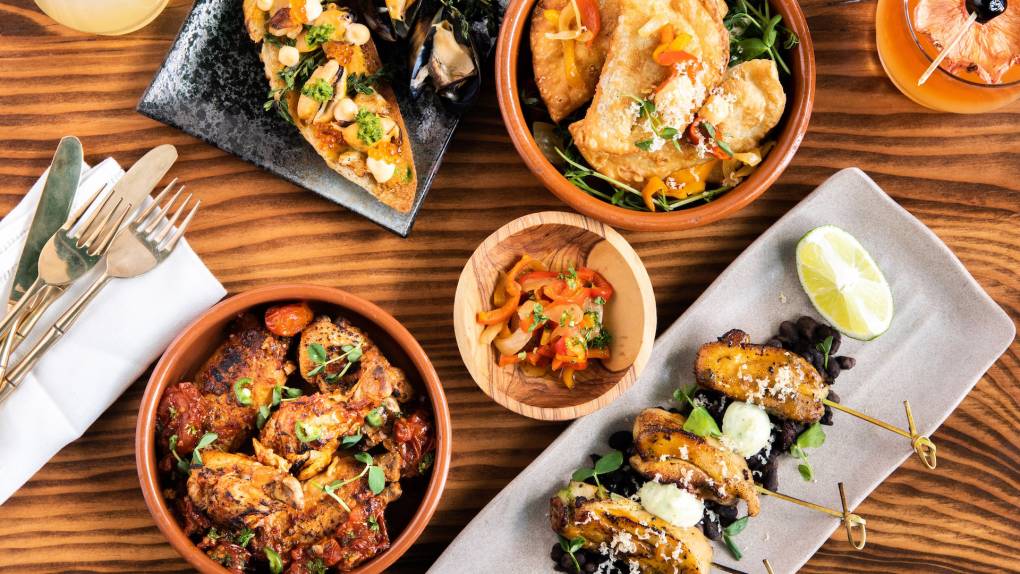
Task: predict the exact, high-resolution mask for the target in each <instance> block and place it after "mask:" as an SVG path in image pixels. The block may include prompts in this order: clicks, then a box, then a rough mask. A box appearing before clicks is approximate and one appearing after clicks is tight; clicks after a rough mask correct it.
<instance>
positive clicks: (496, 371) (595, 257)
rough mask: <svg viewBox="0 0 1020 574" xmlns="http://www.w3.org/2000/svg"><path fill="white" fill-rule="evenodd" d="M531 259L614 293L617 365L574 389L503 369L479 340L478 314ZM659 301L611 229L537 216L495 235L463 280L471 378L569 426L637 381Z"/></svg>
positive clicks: (459, 299) (463, 347)
mask: <svg viewBox="0 0 1020 574" xmlns="http://www.w3.org/2000/svg"><path fill="white" fill-rule="evenodd" d="M525 253H527V254H528V255H531V256H532V257H534V258H536V259H539V260H541V261H542V262H543V263H545V264H546V266H547V267H548V268H549V269H550V270H557V269H566V268H567V267H568V266H570V265H575V266H578V267H590V268H592V269H594V270H595V271H598V272H599V273H600V274H602V276H603V277H605V278H606V279H607V280H608V281H609V283H610V284H612V286H613V291H614V292H613V297H612V299H611V300H610V301H609V303H608V304H607V305H606V309H605V317H604V321H605V325H606V327H607V328H608V329H609V331H610V332H611V333H612V334H613V339H612V342H611V343H610V349H611V351H612V359H610V360H608V361H606V362H605V364H602V362H601V361H594V362H593V363H592V365H591V366H589V368H588V369H586V370H584V371H581V372H578V373H577V375H576V376H575V378H576V380H577V384H576V385H575V386H574V388H573V389H567V388H566V387H565V386H564V385H563V383H561V382H559V381H558V380H557V379H555V378H554V377H553V376H552V375H548V376H545V377H529V376H527V375H525V374H524V373H523V372H522V371H521V370H520V369H519V368H517V367H516V366H510V367H500V366H499V364H498V360H499V357H498V354H497V352H496V350H495V348H493V346H492V345H491V344H490V345H483V344H482V343H481V341H480V340H479V338H480V336H481V333H482V330H483V329H484V327H483V326H482V325H479V324H478V322H477V321H476V320H475V314H476V313H478V311H482V310H487V309H491V308H492V307H493V305H492V293H493V291H494V289H495V285H496V282H497V280H498V279H499V273H500V272H501V271H502V272H506V271H508V270H509V269H510V267H512V266H513V264H514V263H515V262H516V261H517V260H518V259H519V258H520V257H521V255H523V254H525ZM655 320H656V311H655V294H654V293H653V292H652V282H651V280H650V279H649V278H648V272H647V271H645V267H644V265H642V263H641V259H640V258H639V257H638V255H637V253H635V252H634V249H633V248H632V247H631V246H630V244H629V243H627V240H626V239H624V238H623V236H621V235H620V234H619V233H617V232H616V231H615V230H614V229H612V228H611V227H609V226H608V225H604V224H602V223H599V222H597V221H595V220H593V219H591V218H588V217H584V216H581V215H577V214H574V213H563V212H556V211H547V212H543V213H533V214H531V215H526V216H524V217H521V218H519V219H515V220H514V221H511V222H510V223H508V224H506V225H504V226H503V227H501V228H499V229H498V230H496V232H495V233H493V234H492V235H490V236H489V237H488V238H487V239H486V240H485V241H483V242H482V244H481V245H479V246H478V248H477V249H475V252H474V254H472V255H471V259H469V260H468V262H467V265H465V266H464V271H463V272H461V275H460V281H459V282H458V283H457V295H456V298H455V300H454V303H453V326H454V331H455V332H456V335H457V347H458V348H459V349H460V355H461V358H462V359H464V364H465V365H466V366H467V369H468V371H469V372H470V373H471V377H472V378H474V380H475V382H476V383H477V384H478V386H479V387H481V389H482V391H484V392H485V394H487V395H489V396H490V397H492V398H493V399H495V400H496V402H497V403H499V404H501V405H503V406H504V407H506V408H508V409H510V410H512V411H513V412H515V413H518V414H522V415H524V416H527V417H531V418H533V419H541V420H568V419H575V418H577V417H581V416H584V415H586V414H588V413H591V412H593V411H595V410H598V409H600V408H602V407H604V406H606V405H608V404H609V403H611V402H613V401H614V400H615V399H616V398H617V397H619V396H620V395H621V394H622V393H623V392H624V391H626V390H627V389H628V388H630V386H631V385H633V384H634V381H636V380H637V378H638V375H640V374H641V370H642V369H644V367H645V364H647V363H648V358H649V356H651V353H652V342H653V341H654V339H655Z"/></svg>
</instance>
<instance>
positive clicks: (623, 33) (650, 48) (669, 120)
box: [570, 0, 729, 161]
mask: <svg viewBox="0 0 1020 574" xmlns="http://www.w3.org/2000/svg"><path fill="white" fill-rule="evenodd" d="M667 26H669V27H671V28H672V31H673V33H674V34H675V35H676V36H680V35H682V34H685V35H687V36H688V37H689V42H687V44H686V45H685V46H684V48H683V52H686V53H687V54H689V55H690V56H693V58H694V59H695V61H694V62H691V61H689V60H685V61H683V62H680V63H676V64H672V65H660V64H659V63H657V62H656V60H655V59H654V58H653V53H654V52H655V49H656V48H657V47H658V46H659V44H660V41H661V39H660V33H661V31H662V30H663V29H664V28H665V27H667ZM728 61H729V35H728V32H727V31H726V28H725V26H724V25H723V21H722V15H721V14H720V10H719V4H718V2H717V0H622V3H621V15H620V19H619V23H618V24H617V28H616V31H615V33H614V34H613V36H612V39H611V40H610V43H609V54H608V56H607V58H606V63H605V66H604V67H603V69H602V74H601V77H600V78H599V83H598V87H597V88H596V91H595V98H594V100H593V101H592V105H591V106H590V107H589V108H588V113H587V115H586V116H585V118H584V119H583V120H581V121H579V122H575V123H574V124H573V125H571V126H570V132H571V134H572V135H573V137H574V141H575V143H576V144H577V147H578V149H579V150H580V151H581V153H582V154H583V155H584V156H585V157H586V158H587V157H588V156H589V155H594V154H597V153H614V154H629V153H631V152H633V151H635V145H636V144H637V143H638V142H643V141H647V140H649V139H651V138H653V137H654V135H655V134H654V133H653V129H654V130H655V131H658V132H660V133H661V131H662V129H663V128H666V127H671V128H673V129H675V130H677V131H678V132H682V130H683V128H684V127H685V126H686V125H688V124H690V122H691V120H692V119H693V115H694V112H695V111H696V110H697V109H698V108H699V107H701V105H702V104H703V103H704V101H705V99H706V98H707V97H708V92H709V90H710V89H711V88H713V87H714V86H716V85H717V84H718V83H719V82H720V81H722V78H723V74H724V73H725V72H726V65H727V63H728ZM644 98H648V99H649V100H651V101H652V102H654V103H655V107H656V112H655V115H656V118H655V119H654V120H652V119H651V118H649V117H648V116H647V114H642V113H641V112H642V107H641V105H640V104H639V103H638V101H637V100H639V99H644ZM653 124H655V125H653ZM589 161H590V160H589Z"/></svg>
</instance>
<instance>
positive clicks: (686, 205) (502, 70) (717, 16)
mask: <svg viewBox="0 0 1020 574" xmlns="http://www.w3.org/2000/svg"><path fill="white" fill-rule="evenodd" d="M496 82H497V92H498V96H499V105H500V110H501V111H502V114H503V119H504V121H505V123H506V125H507V129H508V131H509V133H510V137H511V139H512V141H513V143H514V146H515V147H516V148H517V151H518V153H520V155H521V157H522V158H523V159H524V161H525V163H526V164H527V165H528V167H529V168H530V169H531V171H532V172H533V173H534V174H535V175H536V176H538V178H539V179H540V180H541V181H542V183H543V184H544V185H545V186H546V187H547V188H549V190H550V191H552V192H553V193H554V194H555V195H556V196H557V197H559V198H560V199H562V200H563V201H564V202H566V203H567V204H569V205H570V206H571V207H573V208H574V209H576V210H577V211H579V212H581V213H583V214H585V215H588V216H591V217H593V218H595V219H598V220H600V221H603V222H606V223H609V224H611V225H614V226H618V227H622V228H626V229H632V230H642V231H659V230H679V229H687V228H691V227H696V226H699V225H705V224H707V223H711V222H713V221H716V220H719V219H721V218H723V217H726V216H728V215H730V214H732V213H734V212H736V211H737V210H739V209H741V208H743V207H745V206H746V205H748V204H750V203H751V202H752V201H754V200H755V199H757V198H758V197H759V196H760V195H761V194H763V193H764V192H765V191H766V190H767V189H768V188H769V186H771V185H772V184H773V183H775V182H776V180H777V179H779V176H780V175H781V174H782V172H783V170H784V169H785V168H786V166H787V165H789V163H790V161H791V159H792V158H793V155H794V153H795V152H796V151H797V148H798V147H799V145H800V142H801V140H802V139H803V137H804V134H805V132H806V131H807V127H808V122H809V119H810V116H811V108H812V105H813V102H814V94H815V61H814V51H813V48H812V43H811V35H810V32H809V31H808V26H807V22H806V21H805V18H804V14H803V12H802V11H801V8H800V6H799V4H798V3H797V1H796V0H746V2H745V1H744V0H730V1H727V0H511V1H510V3H509V6H508V7H507V10H506V16H505V19H504V21H503V27H502V30H501V32H500V36H499V43H498V46H497V51H496Z"/></svg>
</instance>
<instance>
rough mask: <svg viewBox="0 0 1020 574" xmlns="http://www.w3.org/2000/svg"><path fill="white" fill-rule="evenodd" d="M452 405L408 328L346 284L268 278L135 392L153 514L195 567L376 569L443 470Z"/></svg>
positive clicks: (195, 330) (388, 559)
mask: <svg viewBox="0 0 1020 574" xmlns="http://www.w3.org/2000/svg"><path fill="white" fill-rule="evenodd" d="M451 432H452V431H451V424H450V413H449V409H448V407H447V403H446V398H445V395H444V393H443V389H442V386H441V384H440V381H439V377H438V375H437V374H436V371H435V369H434V368H433V366H432V364H431V362H430V361H429V359H428V357H427V356H426V354H425V351H424V350H423V349H422V348H421V346H420V345H419V344H418V342H417V341H416V340H415V339H414V337H413V336H412V335H411V333H410V332H408V330H407V329H406V328H404V327H403V326H402V325H401V324H400V323H398V322H397V320H396V319H394V318H393V317H392V316H391V315H389V314H388V313H386V312H385V311H383V310H382V309H380V308H379V307H377V306H376V305H374V304H372V303H370V302H369V301H367V300H365V299H362V298H360V297H357V296H355V295H352V294H350V293H346V292H344V291H341V290H339V289H334V288H330V287H324V286H315V285H275V286H268V287H260V288H257V289H253V290H251V291H246V292H243V293H240V294H238V295H235V296H233V297H231V298H229V299H226V300H224V301H222V302H221V303H219V304H218V305H216V306H214V307H212V308H211V309H209V310H208V311H206V312H205V313H204V314H203V315H202V316H201V317H199V318H198V319H197V320H196V321H195V322H193V323H192V324H191V325H189V326H188V327H187V328H185V329H184V331H183V332H182V333H181V334H180V335H179V336H178V337H177V338H176V339H175V340H174V341H173V342H172V343H171V344H170V346H169V347H168V348H167V350H166V352H165V353H164V355H163V357H162V358H161V359H160V361H159V363H158V364H157V365H156V367H155V369H154V371H153V373H152V376H151V378H150V379H149V384H148V386H147V387H146V390H145V395H144V396H143V398H142V402H141V407H140V410H139V415H138V424H137V428H136V437H135V458H136V463H137V466H138V477H139V480H140V482H141V487H142V494H143V495H144V497H145V503H146V505H147V506H148V507H149V511H150V513H151V514H152V517H153V519H154V520H155V522H156V525H157V526H158V527H159V529H160V530H161V531H162V532H163V534H164V535H165V536H166V537H167V539H168V541H169V542H170V544H171V546H173V547H174V549H175V550H177V552H178V553H180V554H181V556H183V557H184V558H185V559H186V560H187V561H188V562H189V563H191V565H192V566H193V567H195V568H196V569H197V570H199V571H201V572H203V573H215V574H228V573H234V572H256V573H259V572H269V573H274V572H313V571H314V572H341V571H343V572H356V573H360V574H368V573H373V574H374V573H379V572H384V571H386V570H387V568H389V567H390V566H391V565H392V564H393V563H394V562H396V561H397V559H398V558H399V557H400V556H401V555H403V554H404V553H405V552H406V551H407V550H408V549H409V548H410V547H411V545H413V544H414V543H415V541H416V540H417V539H418V537H419V535H420V534H421V533H422V531H423V530H424V529H425V527H426V525H427V524H428V522H429V520H430V519H431V518H432V515H433V513H434V512H435V510H436V507H437V506H438V505H439V499H440V496H441V494H442V492H443V489H444V487H445V484H446V477H447V472H448V470H449V465H450V452H451V444H452V437H451Z"/></svg>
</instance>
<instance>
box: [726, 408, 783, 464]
mask: <svg viewBox="0 0 1020 574" xmlns="http://www.w3.org/2000/svg"><path fill="white" fill-rule="evenodd" d="M722 433H723V435H725V436H726V438H728V439H729V444H730V446H732V448H733V450H734V452H736V453H737V454H739V455H740V456H742V457H744V458H747V457H749V456H752V455H754V454H755V453H757V452H758V451H760V450H761V449H763V448H765V446H766V445H768V444H769V435H770V434H772V421H770V420H769V415H768V413H766V412H765V409H763V408H761V407H759V406H758V405H752V404H748V403H744V402H740V401H733V402H732V403H730V406H728V407H726V413H725V414H724V415H723V419H722Z"/></svg>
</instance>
